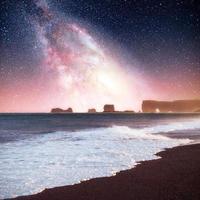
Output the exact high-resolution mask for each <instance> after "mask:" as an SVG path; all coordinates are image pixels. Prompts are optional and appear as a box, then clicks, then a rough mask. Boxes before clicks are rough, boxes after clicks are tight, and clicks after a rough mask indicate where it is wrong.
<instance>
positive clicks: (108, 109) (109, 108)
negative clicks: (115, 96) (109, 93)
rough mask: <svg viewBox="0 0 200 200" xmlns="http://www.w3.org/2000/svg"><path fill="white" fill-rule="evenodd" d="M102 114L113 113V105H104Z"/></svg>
mask: <svg viewBox="0 0 200 200" xmlns="http://www.w3.org/2000/svg"><path fill="white" fill-rule="evenodd" d="M103 112H115V107H114V105H113V104H106V105H104V107H103Z"/></svg>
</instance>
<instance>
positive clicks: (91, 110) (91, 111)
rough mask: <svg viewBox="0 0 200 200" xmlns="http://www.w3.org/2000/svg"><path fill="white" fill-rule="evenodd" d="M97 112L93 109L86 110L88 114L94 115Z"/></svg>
mask: <svg viewBox="0 0 200 200" xmlns="http://www.w3.org/2000/svg"><path fill="white" fill-rule="evenodd" d="M96 112H97V111H96V109H95V108H90V109H88V113H96Z"/></svg>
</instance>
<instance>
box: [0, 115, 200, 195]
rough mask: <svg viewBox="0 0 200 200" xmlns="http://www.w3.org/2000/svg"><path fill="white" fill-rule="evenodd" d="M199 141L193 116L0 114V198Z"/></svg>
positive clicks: (198, 122)
mask: <svg viewBox="0 0 200 200" xmlns="http://www.w3.org/2000/svg"><path fill="white" fill-rule="evenodd" d="M199 139H200V115H198V114H120V113H119V114H117V113H115V114H2V115H0V198H10V197H16V196H21V195H29V194H34V193H38V192H40V191H42V190H44V189H45V188H52V187H56V186H63V185H71V184H75V183H79V182H80V181H83V180H88V179H91V178H95V177H105V176H112V175H114V174H115V173H116V172H119V171H121V170H126V169H129V168H132V167H134V166H135V165H136V164H137V162H139V161H144V160H150V159H157V158H158V157H157V156H155V155H154V154H155V153H157V152H159V151H161V150H163V149H164V148H171V147H174V146H178V145H185V144H189V143H191V142H198V141H199Z"/></svg>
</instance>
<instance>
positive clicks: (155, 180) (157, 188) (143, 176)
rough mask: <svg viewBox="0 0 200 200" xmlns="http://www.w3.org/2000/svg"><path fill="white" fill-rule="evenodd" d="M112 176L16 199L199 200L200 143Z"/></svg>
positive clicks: (168, 150) (178, 148)
mask: <svg viewBox="0 0 200 200" xmlns="http://www.w3.org/2000/svg"><path fill="white" fill-rule="evenodd" d="M157 155H158V156H160V157H161V159H157V160H151V161H144V162H141V164H139V165H137V166H136V167H135V168H133V169H130V170H126V171H122V172H120V173H117V175H116V176H113V177H105V178H96V179H92V180H89V181H85V182H82V183H80V184H76V185H73V186H63V187H57V188H53V189H46V190H44V191H43V192H41V193H39V194H36V195H30V196H24V197H18V198H15V199H16V200H39V199H41V200H45V199H48V200H64V199H66V200H129V199H131V200H190V199H191V200H199V199H200V144H193V145H188V146H179V147H175V148H172V149H167V150H166V151H162V152H160V153H158V154H157Z"/></svg>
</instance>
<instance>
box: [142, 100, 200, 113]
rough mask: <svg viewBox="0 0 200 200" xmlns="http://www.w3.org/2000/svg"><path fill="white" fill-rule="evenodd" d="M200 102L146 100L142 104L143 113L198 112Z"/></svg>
mask: <svg viewBox="0 0 200 200" xmlns="http://www.w3.org/2000/svg"><path fill="white" fill-rule="evenodd" d="M198 110H200V100H177V101H152V100H145V101H143V103H142V111H143V112H147V113H151V112H153V113H155V112H198Z"/></svg>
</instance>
